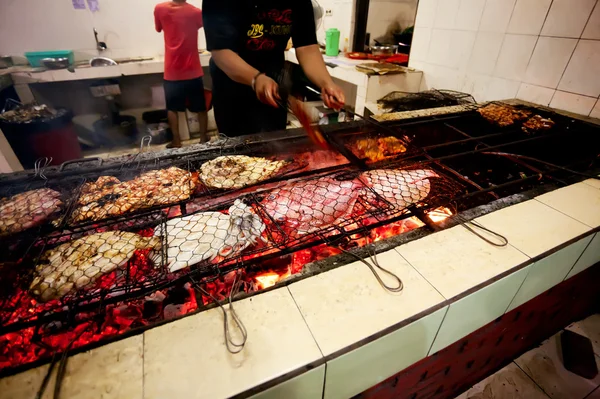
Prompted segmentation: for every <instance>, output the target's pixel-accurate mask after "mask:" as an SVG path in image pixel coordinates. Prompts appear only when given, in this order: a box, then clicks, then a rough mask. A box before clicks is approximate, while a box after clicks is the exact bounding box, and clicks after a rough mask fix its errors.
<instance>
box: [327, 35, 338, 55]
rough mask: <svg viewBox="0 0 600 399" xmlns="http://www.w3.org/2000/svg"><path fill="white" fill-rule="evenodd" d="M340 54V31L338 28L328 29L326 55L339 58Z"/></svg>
mask: <svg viewBox="0 0 600 399" xmlns="http://www.w3.org/2000/svg"><path fill="white" fill-rule="evenodd" d="M339 53H340V31H339V30H337V29H336V28H331V29H327V32H325V55H327V56H330V57H337V56H338V54H339Z"/></svg>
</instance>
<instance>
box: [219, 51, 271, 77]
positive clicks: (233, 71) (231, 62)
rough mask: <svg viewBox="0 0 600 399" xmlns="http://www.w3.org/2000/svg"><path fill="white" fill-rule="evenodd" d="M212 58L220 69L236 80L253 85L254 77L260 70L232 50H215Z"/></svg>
mask: <svg viewBox="0 0 600 399" xmlns="http://www.w3.org/2000/svg"><path fill="white" fill-rule="evenodd" d="M211 54H212V59H213V60H215V63H216V64H217V66H218V67H219V69H220V70H221V71H223V72H225V74H226V75H227V76H229V78H230V79H231V80H233V81H235V82H238V83H241V84H243V85H247V86H251V85H252V79H253V78H254V77H255V76H256V74H257V73H259V72H260V71H259V70H258V69H256V68H254V67H252V66H250V65H249V64H248V63H247V62H246V61H244V60H243V59H242V58H241V57H240V56H239V55H237V53H235V52H234V51H231V50H227V49H225V50H213V51H212V52H211Z"/></svg>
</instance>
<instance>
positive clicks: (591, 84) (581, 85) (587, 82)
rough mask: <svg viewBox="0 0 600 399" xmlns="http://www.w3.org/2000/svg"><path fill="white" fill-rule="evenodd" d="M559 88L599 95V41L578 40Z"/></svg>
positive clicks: (591, 95)
mask: <svg viewBox="0 0 600 399" xmlns="http://www.w3.org/2000/svg"><path fill="white" fill-rule="evenodd" d="M558 89H559V90H564V91H568V92H571V93H577V94H583V95H586V96H590V97H598V96H600V41H598V40H580V41H579V43H577V47H576V48H575V52H574V53H573V56H572V57H571V61H569V65H568V66H567V69H566V71H565V74H564V75H563V77H562V80H561V81H560V84H559V85H558Z"/></svg>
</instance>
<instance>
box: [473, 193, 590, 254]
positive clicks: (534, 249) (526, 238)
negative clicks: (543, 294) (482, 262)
mask: <svg viewBox="0 0 600 399" xmlns="http://www.w3.org/2000/svg"><path fill="white" fill-rule="evenodd" d="M538 198H541V197H538ZM476 220H477V222H479V223H481V224H482V225H483V226H485V227H487V228H489V229H491V230H493V231H495V232H497V233H499V234H502V235H504V236H505V237H506V238H507V239H508V242H509V243H510V245H512V246H514V247H515V248H518V249H519V250H520V251H522V252H524V253H525V254H527V255H528V256H531V257H533V256H537V255H540V254H542V253H544V252H546V251H548V250H551V249H552V248H555V247H557V246H559V245H561V244H563V243H564V242H566V241H568V240H570V239H572V238H575V237H577V236H579V235H580V234H583V233H585V232H587V231H589V230H590V228H589V227H588V226H586V225H584V224H582V223H580V222H578V221H576V220H574V219H572V218H570V217H568V216H565V215H564V214H562V213H561V212H559V211H557V210H555V209H552V208H551V207H549V206H547V205H544V204H542V203H540V202H538V201H535V200H530V201H525V202H522V203H520V204H517V205H513V206H510V207H508V208H504V209H501V210H499V211H496V212H492V213H490V214H488V215H485V216H482V217H480V218H478V219H476Z"/></svg>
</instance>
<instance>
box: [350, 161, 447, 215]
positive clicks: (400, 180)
mask: <svg viewBox="0 0 600 399" xmlns="http://www.w3.org/2000/svg"><path fill="white" fill-rule="evenodd" d="M362 177H364V179H365V180H366V181H367V184H368V185H369V187H371V188H372V189H373V191H375V192H376V193H377V194H379V195H380V196H382V197H383V198H385V199H386V200H387V201H389V202H390V203H391V204H392V205H394V206H397V207H398V208H399V209H404V208H406V207H407V206H409V205H411V204H415V203H417V202H419V201H422V200H424V199H425V198H427V196H428V195H429V192H430V191H431V182H430V181H429V178H431V177H440V176H439V175H438V174H437V173H435V172H434V171H433V170H431V169H417V170H397V169H376V170H370V171H368V172H364V173H363V174H362ZM365 194H366V195H368V193H365Z"/></svg>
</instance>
